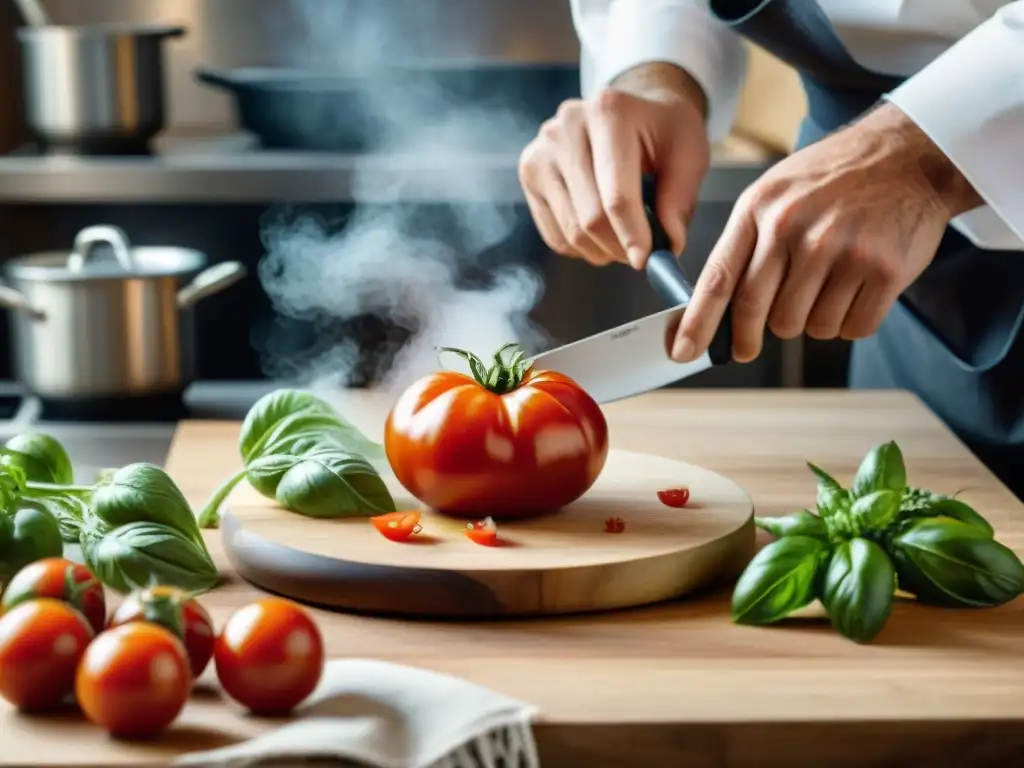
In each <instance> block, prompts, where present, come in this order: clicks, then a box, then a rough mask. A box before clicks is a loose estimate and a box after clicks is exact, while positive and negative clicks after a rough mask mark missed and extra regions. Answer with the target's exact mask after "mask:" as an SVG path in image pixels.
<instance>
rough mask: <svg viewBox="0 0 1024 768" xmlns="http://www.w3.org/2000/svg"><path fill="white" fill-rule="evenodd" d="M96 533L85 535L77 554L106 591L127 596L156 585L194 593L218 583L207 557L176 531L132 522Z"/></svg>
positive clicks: (145, 523) (203, 551)
mask: <svg viewBox="0 0 1024 768" xmlns="http://www.w3.org/2000/svg"><path fill="white" fill-rule="evenodd" d="M98 534H99V532H98V531H96V530H89V529H86V530H85V536H84V537H83V542H82V553H83V554H84V555H85V559H86V562H87V564H88V565H89V568H90V570H92V572H93V573H94V574H95V575H96V578H97V579H99V580H100V581H102V582H103V583H104V584H106V585H107V586H108V587H110V588H111V589H115V590H117V591H119V592H130V591H131V590H133V589H137V588H140V587H149V586H155V585H158V584H159V585H163V586H169V587H177V588H179V589H182V590H184V591H186V592H190V593H198V592H204V591H206V590H208V589H210V588H211V587H214V586H216V584H217V582H218V581H219V580H220V575H219V574H218V573H217V567H216V566H215V565H214V564H213V560H212V559H211V558H210V555H209V553H208V552H207V551H206V550H205V549H200V548H199V547H198V546H196V544H195V542H193V541H191V540H190V539H189V538H188V537H187V536H185V535H184V534H183V533H182V532H181V531H179V530H178V529H177V528H172V527H171V526H168V525H162V524H160V523H151V522H136V523H129V524H128V525H122V526H120V527H118V528H115V529H113V530H111V531H109V532H108V533H106V534H103V535H98Z"/></svg>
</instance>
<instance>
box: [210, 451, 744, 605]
mask: <svg viewBox="0 0 1024 768" xmlns="http://www.w3.org/2000/svg"><path fill="white" fill-rule="evenodd" d="M385 479H386V481H387V483H388V485H389V487H390V488H391V491H392V493H393V495H394V497H395V501H396V503H397V504H398V508H399V509H417V508H422V505H420V504H419V503H417V502H416V501H415V500H413V498H412V497H411V496H409V494H408V493H407V492H406V491H405V490H404V489H403V488H402V487H401V486H400V485H399V484H398V483H397V481H396V480H395V479H394V478H393V477H386V478H385ZM680 485H688V486H689V487H690V502H689V504H688V505H687V506H686V507H685V508H682V509H674V508H671V507H667V506H665V505H664V504H662V503H661V502H660V501H659V500H658V497H657V492H658V491H659V490H662V489H665V488H671V487H675V486H680ZM610 517H618V518H621V519H622V521H623V522H624V523H625V527H624V530H623V531H622V532H621V533H607V532H606V531H605V520H606V519H608V518H610ZM466 525H467V522H466V521H465V520H456V519H453V518H448V517H445V516H442V515H439V514H437V513H434V512H432V511H430V510H424V511H423V518H422V526H423V530H422V532H421V533H419V534H418V535H416V536H413V537H412V538H411V539H410V540H409V541H408V542H403V543H396V542H392V541H389V540H387V539H385V538H384V537H383V536H381V535H380V533H378V532H377V530H376V529H375V528H374V527H373V525H372V524H371V523H370V522H368V520H367V519H366V518H365V517H362V518H348V519H333V520H324V519H315V518H308V517H303V516H302V515H298V514H295V513H294V512H288V511H286V510H284V509H281V508H279V507H277V506H275V505H274V504H273V502H270V501H268V500H266V499H263V497H261V496H259V495H258V494H257V493H256V492H255V491H253V490H252V489H251V488H249V487H248V486H247V485H244V484H243V488H240V489H239V491H238V492H237V493H235V494H233V495H232V497H231V499H230V501H229V504H228V505H227V506H226V508H225V510H224V514H223V518H222V521H221V529H222V535H223V539H224V546H225V549H226V550H227V554H228V558H229V560H230V561H231V564H232V565H233V566H234V568H235V570H237V571H238V573H239V574H240V575H241V576H242V577H243V578H245V579H246V580H248V581H250V582H252V583H254V584H255V585H257V586H259V587H262V588H263V589H266V590H268V591H270V592H275V593H278V594H281V595H284V596H287V597H291V598H294V599H297V600H301V601H305V602H309V603H315V604H318V605H323V606H330V607H335V608H340V609H345V610H352V611H362V612H371V613H385V614H401V615H408V616H421V617H451V618H455V617H463V618H465V617H499V616H511V615H515V616H528V615H541V614H566V613H579V612H585V611H600V610H608V609H614V608H623V607H627V606H635V605H643V604H646V603H653V602H658V601H661V600H667V599H670V598H673V597H678V596H680V595H683V594H685V593H687V592H690V591H692V590H694V589H697V588H699V587H702V586H705V585H707V584H709V583H711V582H713V581H715V580H716V579H717V578H719V577H730V576H735V575H737V574H738V573H739V572H740V571H741V570H742V569H743V567H744V566H745V565H746V563H747V562H748V561H749V560H750V557H751V556H752V555H753V552H754V525H753V505H752V503H751V501H750V497H749V496H748V495H747V494H746V492H744V491H743V489H742V488H740V487H739V486H738V485H736V484H735V483H733V482H732V481H731V480H728V479H726V478H724V477H722V476H721V475H718V474H715V473H714V472H710V471H708V470H706V469H701V468H700V467H695V466H693V465H691V464H686V463H683V462H680V461H674V460H672V459H666V458H663V457H660V456H650V455H647V454H642V453H632V452H625V451H614V450H613V451H611V453H610V454H609V457H608V462H607V464H606V465H605V469H604V471H603V472H602V473H601V476H600V478H598V480H597V482H596V483H595V484H594V486H593V488H591V489H590V491H588V492H587V493H586V494H585V495H584V496H583V498H581V499H580V500H578V501H577V502H575V503H573V504H570V505H569V506H567V507H565V508H564V509H562V510H561V511H559V512H556V513H554V514H552V515H549V516H546V517H539V518H532V519H529V520H523V521H516V522H500V521H499V523H498V536H499V541H500V543H501V545H500V546H495V547H485V546H481V545H479V544H474V543H473V542H472V541H470V540H469V539H468V538H467V537H466V536H465V529H466Z"/></svg>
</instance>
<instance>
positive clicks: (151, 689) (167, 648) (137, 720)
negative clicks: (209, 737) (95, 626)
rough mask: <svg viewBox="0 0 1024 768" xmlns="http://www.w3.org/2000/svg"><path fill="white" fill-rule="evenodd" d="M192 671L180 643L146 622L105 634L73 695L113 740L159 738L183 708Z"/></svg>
mask: <svg viewBox="0 0 1024 768" xmlns="http://www.w3.org/2000/svg"><path fill="white" fill-rule="evenodd" d="M191 688H192V673H191V672H190V671H189V667H188V657H187V656H186V655H185V646H183V645H182V644H181V641H180V640H179V639H178V638H176V637H175V636H174V635H172V634H171V633H170V632H168V631H167V630H166V629H164V628H163V627H158V626H157V625H156V624H150V623H148V622H134V623H131V624H123V625H122V626H119V627H114V628H113V629H108V630H106V631H105V632H101V633H100V634H99V635H97V636H96V639H95V640H93V641H92V643H91V644H90V645H89V647H88V648H87V649H86V651H85V656H83V657H82V663H81V664H79V666H78V675H77V676H76V678H75V695H76V696H77V697H78V704H79V706H80V707H81V708H82V712H83V713H84V714H85V716H86V717H87V718H89V719H90V720H91V721H92V722H94V723H96V725H98V726H100V727H101V728H104V729H106V730H107V731H108V732H109V733H110V734H111V735H112V736H116V737H119V738H147V737H152V736H156V735H157V734H159V733H160V732H161V731H163V730H164V729H165V728H166V727H167V726H168V725H170V724H171V723H173V722H174V719H175V718H176V717H177V716H178V715H179V714H180V713H181V710H182V709H184V708H185V703H186V702H187V701H188V695H189V691H190V689H191Z"/></svg>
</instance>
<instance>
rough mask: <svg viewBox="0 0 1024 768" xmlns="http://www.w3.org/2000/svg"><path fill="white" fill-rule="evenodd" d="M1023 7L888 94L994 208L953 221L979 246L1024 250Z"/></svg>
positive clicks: (1014, 7)
mask: <svg viewBox="0 0 1024 768" xmlns="http://www.w3.org/2000/svg"><path fill="white" fill-rule="evenodd" d="M1022 73H1024V2H1022V1H1021V0H1018V2H1014V3H1012V4H1011V5H1008V6H1005V7H1004V8H1002V9H1001V10H1000V11H999V12H997V13H996V14H995V15H994V16H993V17H992V18H990V19H988V20H987V21H985V22H983V23H982V24H980V25H978V26H977V27H976V28H975V29H974V30H973V31H972V32H970V33H969V34H968V35H967V36H966V37H964V38H962V39H961V40H960V41H959V42H958V43H956V44H955V45H954V46H952V47H951V48H949V49H948V50H947V51H946V52H945V53H943V54H942V55H940V56H939V57H938V58H936V59H935V60H934V61H933V62H932V63H931V64H929V65H928V66H927V67H925V68H924V69H922V70H921V71H920V72H919V73H918V74H916V75H914V76H913V77H911V78H910V79H908V80H907V81H906V82H905V83H904V84H903V85H901V86H900V87H899V88H897V89H895V90H894V91H893V92H892V93H890V94H888V95H887V96H886V98H887V99H888V100H889V101H890V102H891V103H893V104H894V105H896V106H897V107H899V108H900V110H902V111H903V112H904V113H905V114H906V115H907V116H908V117H909V118H910V119H911V120H913V121H914V122H915V123H916V124H917V125H918V126H919V127H920V128H921V130H923V131H924V132H925V133H926V134H927V135H928V137H929V138H930V139H931V140H932V141H933V142H934V143H935V145H936V146H938V148H939V149H941V150H942V152H943V153H944V154H945V155H946V156H947V157H948V158H949V159H950V160H951V161H952V162H953V164H954V165H955V166H956V167H957V168H958V169H959V170H960V172H961V173H962V174H963V175H964V177H965V178H966V179H967V180H968V181H969V182H970V183H971V184H972V186H973V187H974V189H975V190H976V191H977V192H978V194H979V195H980V196H981V197H982V199H983V200H984V201H985V202H986V203H987V204H988V206H989V207H990V208H991V211H992V212H994V213H995V215H994V216H993V215H991V213H990V212H989V211H984V210H976V211H971V212H969V213H967V214H964V215H963V216H958V217H957V218H956V219H954V220H953V225H954V226H955V227H956V228H957V229H959V230H960V231H961V232H962V233H963V234H964V235H965V236H967V237H968V238H969V239H970V240H971V241H972V242H973V243H974V244H975V245H977V246H979V247H982V248H992V249H1012V250H1021V249H1024V185H1022V184H1021V183H1020V174H1019V173H1017V172H1015V169H1019V168H1022V167H1024V74H1022Z"/></svg>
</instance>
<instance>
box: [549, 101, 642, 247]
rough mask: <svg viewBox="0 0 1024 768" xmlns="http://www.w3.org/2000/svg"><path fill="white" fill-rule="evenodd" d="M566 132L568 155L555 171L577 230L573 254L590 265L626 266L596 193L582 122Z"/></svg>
mask: <svg viewBox="0 0 1024 768" xmlns="http://www.w3.org/2000/svg"><path fill="white" fill-rule="evenodd" d="M566 131H567V133H568V134H569V136H568V138H569V142H568V146H570V147H572V151H571V153H563V154H561V155H559V162H558V168H559V170H560V171H561V174H562V178H563V179H564V180H565V187H566V189H567V190H568V194H569V200H570V202H571V204H572V207H573V212H574V216H573V219H574V221H575V222H576V223H577V224H578V225H579V227H580V231H579V232H578V233H576V236H577V237H578V238H579V242H578V243H576V246H577V250H579V251H581V252H582V253H584V255H585V256H586V257H587V260H588V261H590V262H592V263H602V264H609V263H611V262H613V261H621V262H623V263H627V261H626V252H625V250H623V248H622V245H621V244H620V243H619V240H618V237H617V236H616V234H615V230H614V229H613V228H612V225H611V222H609V221H608V217H607V216H606V214H605V211H604V206H603V204H602V202H601V195H600V192H598V189H597V180H596V179H595V178H594V160H593V157H592V154H591V151H590V137H589V136H588V135H587V127H586V124H585V123H584V122H583V121H582V120H580V121H578V122H574V123H572V124H570V125H567V126H566ZM567 234H569V233H567Z"/></svg>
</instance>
